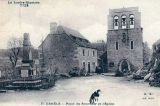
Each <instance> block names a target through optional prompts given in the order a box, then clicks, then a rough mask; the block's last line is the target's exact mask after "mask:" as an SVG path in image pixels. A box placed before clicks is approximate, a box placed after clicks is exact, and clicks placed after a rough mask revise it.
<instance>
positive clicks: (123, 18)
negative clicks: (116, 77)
mask: <svg viewBox="0 0 160 106" xmlns="http://www.w3.org/2000/svg"><path fill="white" fill-rule="evenodd" d="M142 33H143V28H142V27H141V13H140V12H139V11H138V7H130V8H121V9H110V10H109V15H108V33H107V58H108V70H109V71H111V72H114V71H116V70H119V71H122V72H123V71H124V70H129V71H134V70H137V69H141V68H142V67H143V45H142V42H143V37H142Z"/></svg>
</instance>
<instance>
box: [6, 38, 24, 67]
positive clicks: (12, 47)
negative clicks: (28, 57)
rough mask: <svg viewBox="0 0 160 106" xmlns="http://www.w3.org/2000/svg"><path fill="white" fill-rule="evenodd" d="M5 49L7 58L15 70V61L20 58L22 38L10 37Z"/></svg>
mask: <svg viewBox="0 0 160 106" xmlns="http://www.w3.org/2000/svg"><path fill="white" fill-rule="evenodd" d="M7 47H8V53H7V55H8V56H9V59H10V61H11V63H12V67H13V69H15V67H16V64H17V60H18V59H19V58H20V57H22V38H16V37H11V38H10V39H9V41H8V45H7Z"/></svg>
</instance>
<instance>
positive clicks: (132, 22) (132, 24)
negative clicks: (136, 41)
mask: <svg viewBox="0 0 160 106" xmlns="http://www.w3.org/2000/svg"><path fill="white" fill-rule="evenodd" d="M129 18H130V20H129V27H130V28H134V15H130V17H129Z"/></svg>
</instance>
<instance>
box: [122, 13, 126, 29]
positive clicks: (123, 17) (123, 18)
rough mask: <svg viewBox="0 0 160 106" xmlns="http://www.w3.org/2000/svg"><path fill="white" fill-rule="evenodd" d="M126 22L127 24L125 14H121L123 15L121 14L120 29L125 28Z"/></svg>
mask: <svg viewBox="0 0 160 106" xmlns="http://www.w3.org/2000/svg"><path fill="white" fill-rule="evenodd" d="M126 24H127V22H126V16H125V15H123V16H122V29H125V28H126Z"/></svg>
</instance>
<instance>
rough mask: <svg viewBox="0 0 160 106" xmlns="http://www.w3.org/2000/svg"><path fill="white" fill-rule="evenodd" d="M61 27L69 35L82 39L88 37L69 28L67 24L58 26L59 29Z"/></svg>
mask: <svg viewBox="0 0 160 106" xmlns="http://www.w3.org/2000/svg"><path fill="white" fill-rule="evenodd" d="M59 29H63V31H64V32H65V33H66V34H67V35H72V36H75V37H78V38H81V39H86V38H85V37H84V36H83V35H82V34H80V33H79V32H78V31H76V30H74V29H71V28H67V27H65V26H61V25H60V26H58V28H57V30H59Z"/></svg>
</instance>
